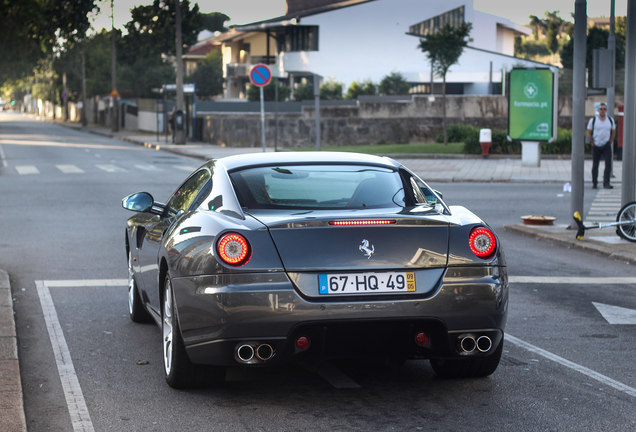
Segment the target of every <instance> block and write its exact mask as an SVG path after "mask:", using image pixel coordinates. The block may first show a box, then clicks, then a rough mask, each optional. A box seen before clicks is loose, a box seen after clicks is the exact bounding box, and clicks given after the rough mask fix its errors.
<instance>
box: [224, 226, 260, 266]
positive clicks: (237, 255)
mask: <svg viewBox="0 0 636 432" xmlns="http://www.w3.org/2000/svg"><path fill="white" fill-rule="evenodd" d="M216 252H217V254H218V256H219V258H221V260H222V261H223V262H224V263H226V264H229V265H231V266H241V265H243V264H246V263H247V262H248V261H249V260H250V258H251V252H252V251H251V248H250V244H249V243H248V242H247V240H246V239H245V237H243V236H242V235H240V234H236V233H227V234H224V235H223V236H222V237H221V238H220V239H219V241H218V243H217V244H216Z"/></svg>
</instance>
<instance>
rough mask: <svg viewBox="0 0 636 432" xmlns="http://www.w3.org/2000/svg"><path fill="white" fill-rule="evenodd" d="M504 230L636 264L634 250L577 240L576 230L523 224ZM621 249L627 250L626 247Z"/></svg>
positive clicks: (507, 227) (587, 240)
mask: <svg viewBox="0 0 636 432" xmlns="http://www.w3.org/2000/svg"><path fill="white" fill-rule="evenodd" d="M504 229H505V230H506V231H512V232H516V233H519V234H524V235H528V236H531V237H535V238H539V239H542V240H547V241H550V242H552V243H557V244H560V245H562V246H565V247H568V248H574V249H580V250H583V251H586V252H590V253H594V254H596V255H601V256H605V257H607V258H610V259H613V260H616V261H622V262H626V263H630V264H636V254H635V253H634V250H631V251H630V250H619V249H617V247H616V245H611V244H605V243H603V242H600V241H597V240H591V239H583V240H576V238H575V232H574V230H567V229H565V228H559V227H556V226H550V227H547V226H532V225H522V224H519V225H505V226H504ZM627 247H628V248H629V245H627ZM621 249H625V247H623V248H621ZM635 249H636V248H635Z"/></svg>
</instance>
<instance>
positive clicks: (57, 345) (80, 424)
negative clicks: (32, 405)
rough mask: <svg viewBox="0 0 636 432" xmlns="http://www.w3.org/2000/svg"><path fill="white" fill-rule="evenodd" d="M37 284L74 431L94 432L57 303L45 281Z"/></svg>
mask: <svg viewBox="0 0 636 432" xmlns="http://www.w3.org/2000/svg"><path fill="white" fill-rule="evenodd" d="M35 286H36V288H37V291H38V296H39V297H40V303H41V304H42V313H43V315H44V321H45V322H46V329H47V330H48V332H49V339H50V341H51V347H52V348H53V354H54V355H55V363H56V364H57V370H58V373H59V376H60V381H61V382H62V388H63V389H64V397H65V398H66V405H67V407H68V412H69V415H70V416H71V423H72V424H73V431H74V432H94V431H95V429H94V428H93V422H92V421H91V416H90V414H89V412H88V407H87V406H86V401H85V400H84V394H83V393H82V388H81V387H80V384H79V380H78V379H77V374H76V373H75V367H74V366H73V359H72V358H71V353H70V351H69V349H68V345H67V344H66V339H65V338H64V332H63V331H62V326H61V325H60V320H59V318H58V316H57V312H56V311H55V305H54V304H53V299H52V298H51V292H50V290H49V287H48V286H47V285H46V283H45V281H35Z"/></svg>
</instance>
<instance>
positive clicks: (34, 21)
mask: <svg viewBox="0 0 636 432" xmlns="http://www.w3.org/2000/svg"><path fill="white" fill-rule="evenodd" d="M96 3H97V1H96V0H55V1H53V0H48V1H44V0H20V1H6V0H5V1H0V20H1V21H0V22H1V25H0V28H1V29H2V30H0V58H2V61H1V62H0V83H1V82H4V81H5V80H7V79H9V78H20V77H24V76H26V75H28V74H29V73H30V72H32V70H33V68H34V67H36V66H37V65H38V62H40V61H41V60H42V59H44V58H45V57H47V56H48V57H49V58H50V57H51V53H52V52H53V51H54V48H56V47H57V48H56V49H57V50H58V51H59V50H62V49H61V47H60V45H58V44H59V43H63V44H64V46H69V45H72V44H73V43H75V42H77V41H78V40H80V39H82V38H83V37H84V35H85V34H86V31H87V30H88V29H89V27H90V21H89V19H88V14H89V12H91V11H93V10H95V9H97V6H96Z"/></svg>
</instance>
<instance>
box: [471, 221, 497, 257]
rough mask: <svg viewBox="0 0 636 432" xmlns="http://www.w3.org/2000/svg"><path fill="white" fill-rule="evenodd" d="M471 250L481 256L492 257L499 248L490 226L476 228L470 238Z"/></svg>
mask: <svg viewBox="0 0 636 432" xmlns="http://www.w3.org/2000/svg"><path fill="white" fill-rule="evenodd" d="M468 245H469V246H470V250H471V251H473V253H474V254H475V255H476V256H478V257H479V258H488V257H490V256H491V255H492V254H493V252H495V249H496V248H497V238H496V237H495V234H494V233H493V232H492V231H490V230H489V229H488V228H485V227H479V228H474V229H473V230H472V231H471V232H470V237H469V238H468Z"/></svg>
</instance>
